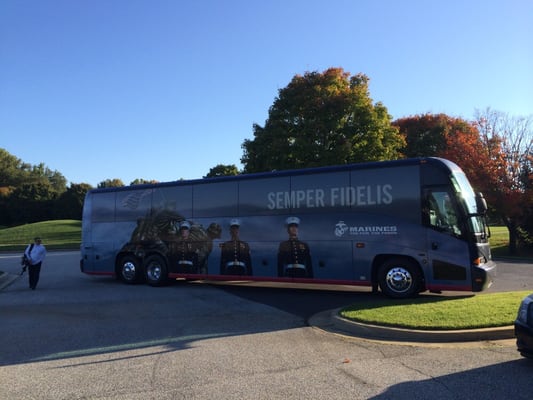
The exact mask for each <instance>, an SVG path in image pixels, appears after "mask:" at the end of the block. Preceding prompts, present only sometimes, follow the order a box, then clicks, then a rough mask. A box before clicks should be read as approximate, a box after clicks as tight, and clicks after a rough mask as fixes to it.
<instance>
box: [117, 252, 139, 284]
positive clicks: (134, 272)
mask: <svg viewBox="0 0 533 400" xmlns="http://www.w3.org/2000/svg"><path fill="white" fill-rule="evenodd" d="M117 273H118V276H119V278H120V280H121V281H122V282H124V283H129V284H133V283H137V282H139V280H140V279H141V276H142V274H141V263H140V261H139V260H138V259H137V258H136V257H134V256H124V257H122V258H121V259H120V261H119V264H118V266H117Z"/></svg>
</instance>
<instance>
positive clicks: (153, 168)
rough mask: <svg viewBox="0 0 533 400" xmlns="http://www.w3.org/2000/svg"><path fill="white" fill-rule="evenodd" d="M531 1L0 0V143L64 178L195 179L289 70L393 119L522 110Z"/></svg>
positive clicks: (531, 73) (531, 67) (531, 55)
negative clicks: (364, 91)
mask: <svg viewBox="0 0 533 400" xmlns="http://www.w3.org/2000/svg"><path fill="white" fill-rule="evenodd" d="M532 21H533V1H531V0H459V1H458V0H446V1H438V2H437V1H423V0H412V1H411V0H404V1H396V0H381V1H379V0H344V1H341V0H328V1H314V0H268V1H253V0H225V1H222V0H220V1H215V0H211V1H209V0H194V1H178V0H175V1H172V0H0V148H4V149H6V150H7V151H8V152H9V153H11V154H12V155H14V156H16V157H18V158H20V159H21V160H22V161H24V162H27V163H30V164H38V163H41V162H43V163H44V164H46V166H47V167H49V168H50V169H52V170H57V171H59V172H61V173H62V174H63V175H64V176H65V177H66V178H67V180H68V181H69V182H73V183H82V182H85V183H89V184H91V185H93V186H96V185H97V184H98V183H99V182H101V181H103V180H105V179H112V178H119V179H121V180H122V181H123V182H124V183H125V184H129V183H130V182H131V181H132V180H134V179H136V178H143V179H155V180H158V181H161V182H163V181H171V180H176V179H180V178H184V179H191V178H201V177H202V176H204V175H206V174H207V173H208V172H209V169H210V168H211V167H214V166H215V165H217V164H235V165H237V166H238V167H239V168H241V167H242V166H241V164H240V158H241V156H242V154H243V152H242V148H241V144H242V142H243V141H244V140H245V139H252V138H253V130H252V125H253V124H254V123H257V124H260V125H263V124H264V122H265V120H266V119H267V117H268V109H269V107H270V106H271V105H272V104H273V102H274V100H275V98H276V96H277V95H278V90H279V89H281V88H284V87H285V86H286V85H287V84H288V83H289V82H290V80H291V79H292V77H293V76H294V75H295V74H303V73H305V72H306V71H323V70H325V69H327V68H329V67H342V68H344V69H345V71H348V72H350V73H351V74H356V73H359V72H362V73H364V74H366V75H367V76H368V77H369V78H370V95H371V97H372V99H373V100H374V102H378V101H380V102H382V103H383V104H384V105H385V107H387V109H388V111H389V113H390V114H391V115H392V116H393V118H394V119H396V118H401V117H407V116H410V115H416V114H422V113H426V112H430V113H441V112H442V113H446V114H448V115H451V116H455V117H462V118H465V119H472V118H473V116H474V113H475V110H476V109H477V110H484V109H485V108H487V107H490V108H491V109H494V110H498V111H503V112H505V113H508V114H510V115H522V116H527V115H530V114H532V113H533V22H532Z"/></svg>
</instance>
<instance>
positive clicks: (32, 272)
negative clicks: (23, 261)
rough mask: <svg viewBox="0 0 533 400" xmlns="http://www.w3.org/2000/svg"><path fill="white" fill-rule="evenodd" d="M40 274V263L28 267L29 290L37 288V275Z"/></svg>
mask: <svg viewBox="0 0 533 400" xmlns="http://www.w3.org/2000/svg"><path fill="white" fill-rule="evenodd" d="M40 273H41V263H38V264H35V265H30V266H29V267H28V276H29V278H30V289H34V290H35V288H36V287H37V282H39V274H40Z"/></svg>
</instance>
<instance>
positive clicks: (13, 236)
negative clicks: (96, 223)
mask: <svg viewBox="0 0 533 400" xmlns="http://www.w3.org/2000/svg"><path fill="white" fill-rule="evenodd" d="M36 236H40V237H41V238H42V239H43V244H44V245H45V246H46V248H47V249H79V248H80V243H81V221H78V220H72V219H64V220H55V221H44V222H36V223H34V224H26V225H20V226H15V227H12V228H3V229H0V251H2V250H4V251H23V250H24V248H25V247H26V246H27V245H28V243H31V242H33V238H34V237H36Z"/></svg>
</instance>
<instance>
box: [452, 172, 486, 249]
mask: <svg viewBox="0 0 533 400" xmlns="http://www.w3.org/2000/svg"><path fill="white" fill-rule="evenodd" d="M451 180H452V183H453V186H454V189H455V192H456V193H457V194H458V197H459V199H460V202H461V203H462V206H463V207H464V209H465V211H466V214H467V217H468V228H469V229H470V230H471V232H473V233H475V234H477V235H480V236H481V238H482V239H485V238H486V237H487V236H488V234H487V228H486V224H485V220H484V218H483V217H482V216H479V215H478V214H477V204H476V194H475V193H474V190H473V189H472V186H470V182H468V178H467V177H466V175H465V174H464V173H462V172H454V173H453V174H452V175H451ZM461 200H462V201H461ZM477 235H476V236H477Z"/></svg>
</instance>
